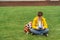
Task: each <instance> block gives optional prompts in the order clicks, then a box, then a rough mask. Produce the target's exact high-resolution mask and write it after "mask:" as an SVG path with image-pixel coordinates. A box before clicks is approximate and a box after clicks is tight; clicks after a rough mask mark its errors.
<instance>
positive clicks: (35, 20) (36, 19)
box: [32, 16, 48, 29]
mask: <svg viewBox="0 0 60 40" xmlns="http://www.w3.org/2000/svg"><path fill="white" fill-rule="evenodd" d="M42 24H43V27H44V28H48V26H47V23H46V20H45V18H44V17H42ZM32 28H33V29H37V28H38V16H37V17H35V18H34V20H33V22H32Z"/></svg>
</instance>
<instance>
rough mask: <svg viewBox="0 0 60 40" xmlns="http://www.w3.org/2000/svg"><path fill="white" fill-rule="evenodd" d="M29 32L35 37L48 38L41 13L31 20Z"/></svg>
mask: <svg viewBox="0 0 60 40" xmlns="http://www.w3.org/2000/svg"><path fill="white" fill-rule="evenodd" d="M29 30H30V32H31V33H33V34H36V35H45V36H48V31H49V30H48V26H47V23H46V20H45V18H44V17H43V13H42V12H38V15H37V16H36V17H35V18H34V19H33V22H32V26H30V28H29Z"/></svg>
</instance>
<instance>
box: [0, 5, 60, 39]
mask: <svg viewBox="0 0 60 40" xmlns="http://www.w3.org/2000/svg"><path fill="white" fill-rule="evenodd" d="M38 11H42V12H43V13H44V17H45V18H46V20H47V23H48V26H49V29H50V30H49V36H48V37H45V36H40V35H30V34H29V35H26V34H25V33H24V31H23V28H24V25H25V24H26V23H28V22H29V21H32V20H33V18H34V17H35V16H36V15H37V12H38ZM0 40H60V6H19V7H0Z"/></svg>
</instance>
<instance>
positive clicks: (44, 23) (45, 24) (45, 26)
mask: <svg viewBox="0 0 60 40" xmlns="http://www.w3.org/2000/svg"><path fill="white" fill-rule="evenodd" d="M43 26H44V28H48V26H47V23H46V20H45V18H43Z"/></svg>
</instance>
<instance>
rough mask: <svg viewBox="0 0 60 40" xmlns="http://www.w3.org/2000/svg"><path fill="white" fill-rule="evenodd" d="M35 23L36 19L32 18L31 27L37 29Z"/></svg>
mask: <svg viewBox="0 0 60 40" xmlns="http://www.w3.org/2000/svg"><path fill="white" fill-rule="evenodd" d="M36 23H37V19H36V18H34V20H33V22H32V28H33V29H38V27H37V25H36Z"/></svg>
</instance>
